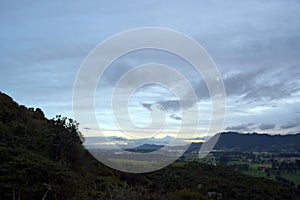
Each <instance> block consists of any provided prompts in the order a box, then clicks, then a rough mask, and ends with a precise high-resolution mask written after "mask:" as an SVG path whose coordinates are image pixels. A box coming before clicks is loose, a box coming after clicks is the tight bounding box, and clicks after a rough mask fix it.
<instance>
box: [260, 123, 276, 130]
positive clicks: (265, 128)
mask: <svg viewBox="0 0 300 200" xmlns="http://www.w3.org/2000/svg"><path fill="white" fill-rule="evenodd" d="M258 128H259V129H260V130H268V129H273V128H275V124H261V125H260V126H259V127H258Z"/></svg>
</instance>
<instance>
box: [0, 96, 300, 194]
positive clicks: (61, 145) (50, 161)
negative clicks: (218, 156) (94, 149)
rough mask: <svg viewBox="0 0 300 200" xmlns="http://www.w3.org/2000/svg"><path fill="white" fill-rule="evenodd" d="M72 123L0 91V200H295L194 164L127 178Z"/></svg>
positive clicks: (266, 183)
mask: <svg viewBox="0 0 300 200" xmlns="http://www.w3.org/2000/svg"><path fill="white" fill-rule="evenodd" d="M77 128H78V124H77V123H76V122H74V121H73V120H70V119H67V118H63V117H61V116H57V117H56V118H55V119H50V120H49V119H46V118H45V116H44V114H43V112H42V110H41V109H38V108H37V109H33V108H26V107H25V106H19V105H18V104H17V103H15V102H14V101H13V100H12V99H11V98H10V97H9V96H7V95H5V94H3V93H0V159H1V162H0V199H299V191H297V190H296V189H293V188H292V187H288V186H285V185H282V184H279V183H276V182H274V181H271V180H267V179H264V178H254V177H250V176H247V175H243V174H241V173H239V172H234V171H231V170H228V169H224V168H220V167H214V166H210V165H205V164H200V163H197V162H190V163H178V162H177V163H174V164H173V165H171V166H169V167H167V168H164V169H162V170H159V171H156V172H152V173H147V174H128V173H121V172H118V171H115V170H113V169H110V168H108V167H106V166H104V165H102V164H101V163H100V162H98V161H97V160H95V159H94V158H93V157H92V156H91V155H90V154H89V152H88V151H87V150H85V149H84V148H83V146H82V139H83V138H82V137H81V136H80V133H79V132H78V129H77Z"/></svg>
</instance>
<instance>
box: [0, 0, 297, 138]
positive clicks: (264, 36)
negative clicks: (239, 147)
mask: <svg viewBox="0 0 300 200" xmlns="http://www.w3.org/2000/svg"><path fill="white" fill-rule="evenodd" d="M129 2H130V3H129ZM177 2H179V1H177ZM140 27H165V28H171V29H174V30H177V31H180V32H182V33H184V34H187V35H189V36H190V37H192V38H194V39H195V40H196V41H198V42H199V43H200V44H201V45H202V46H203V47H204V48H205V49H206V50H207V52H208V53H209V54H210V56H211V57H212V59H213V60H214V61H215V63H216V65H217V67H218V68H219V70H220V72H221V75H222V77H223V81H224V84H225V88H226V93H227V105H226V113H227V114H226V117H225V125H224V130H232V131H240V132H253V131H256V132H267V133H272V134H275V133H280V134H286V133H296V132H300V2H299V1H296V0H294V1H293V0H290V1H287V0H282V1H280V0H277V1H264V0H261V1H255V0H251V1H250V0H249V1H238V0H236V1H230V0H228V1H198V0H197V1H188V2H187V1H180V2H179V3H175V1H147V2H146V1H93V2H92V1H89V2H88V3H87V2H86V1H63V2H58V1H57V2H54V1H1V2H0V30H1V31H0V44H1V45H0V91H2V92H4V93H7V94H8V95H10V96H12V97H13V98H14V99H15V100H16V101H17V102H19V103H20V104H24V105H26V106H28V107H40V108H42V109H43V111H44V112H45V114H46V116H47V117H49V118H53V117H55V115H56V114H62V115H63V116H68V117H72V116H73V112H72V90H73V84H74V81H75V78H76V74H77V72H78V70H79V67H80V65H81V63H82V62H83V60H84V58H85V57H86V56H87V55H88V53H89V52H90V51H91V50H92V49H93V48H94V47H95V46H96V45H98V44H99V43H100V42H101V41H103V40H105V39H106V38H108V37H110V36H111V35H113V34H116V33H118V32H120V31H125V30H128V29H132V28H140ZM147 62H158V63H164V64H168V65H172V66H173V67H174V69H176V70H178V71H180V72H182V73H183V74H184V75H185V76H186V77H188V79H189V81H190V82H191V84H192V86H193V88H195V91H196V94H197V98H198V103H197V105H199V107H200V108H201V109H202V110H201V118H202V120H203V121H202V123H200V125H201V126H202V125H203V126H205V125H207V124H208V123H209V114H210V109H209V107H210V100H209V94H208V92H207V89H206V86H205V84H204V82H203V80H202V79H201V77H200V78H199V77H198V76H196V75H195V73H194V71H193V70H192V69H191V70H186V68H185V67H184V66H186V65H188V64H187V63H185V62H184V61H183V60H180V59H178V58H176V57H174V55H170V54H168V53H162V52H158V51H143V52H135V53H132V54H131V55H127V57H124V58H123V57H122V58H120V59H119V60H117V61H116V62H115V63H113V64H112V66H111V68H110V69H109V70H108V71H107V73H106V75H105V77H104V78H103V80H101V81H100V85H99V87H98V89H97V92H96V113H97V118H98V120H99V123H100V124H101V125H102V126H104V128H106V129H108V130H111V131H112V132H113V133H116V135H118V134H117V132H118V130H117V128H116V126H114V125H113V118H112V116H111V114H112V113H111V111H109V110H108V108H109V106H107V105H109V104H110V99H109V98H107V96H109V93H110V91H111V89H112V88H113V86H114V84H115V83H116V81H117V80H118V78H119V77H120V76H122V74H123V73H125V72H126V71H128V70H129V69H131V68H132V67H134V66H136V65H139V64H143V63H147ZM101 84H102V85H101ZM153 103H156V104H160V105H162V106H163V107H164V108H165V109H166V110H167V113H168V114H167V118H168V119H167V122H168V123H169V126H170V127H176V126H178V122H180V120H181V116H180V112H179V111H178V106H179V105H178V102H176V99H174V95H172V94H171V93H170V91H168V90H167V89H166V88H163V87H159V86H157V85H153V86H151V85H150V86H147V87H144V88H141V89H140V90H138V91H137V92H136V93H135V94H134V95H133V97H132V99H131V100H130V103H129V104H130V105H131V106H130V107H129V111H131V112H130V114H131V117H132V119H133V120H134V122H135V123H136V124H139V125H142V126H146V125H147V123H149V110H150V109H151V105H153ZM79 123H80V122H79ZM81 129H82V130H84V131H85V135H86V136H88V135H92V134H94V133H93V132H92V130H91V129H92V128H91V127H81ZM204 130H205V128H203V129H201V127H200V129H199V134H200V133H201V131H204ZM148 131H151V130H148Z"/></svg>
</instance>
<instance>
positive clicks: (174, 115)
mask: <svg viewBox="0 0 300 200" xmlns="http://www.w3.org/2000/svg"><path fill="white" fill-rule="evenodd" d="M170 118H172V119H174V120H178V121H179V120H181V117H179V116H177V115H176V114H172V115H170Z"/></svg>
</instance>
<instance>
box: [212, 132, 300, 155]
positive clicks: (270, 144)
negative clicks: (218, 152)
mask: <svg viewBox="0 0 300 200" xmlns="http://www.w3.org/2000/svg"><path fill="white" fill-rule="evenodd" d="M214 149H236V150H241V151H269V152H270V151H271V152H279V151H280V152H284V151H288V152H300V133H298V134H291V135H268V134H257V133H248V134H242V133H236V132H225V133H221V135H220V138H219V140H218V142H217V144H216V145H215V147H214Z"/></svg>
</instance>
